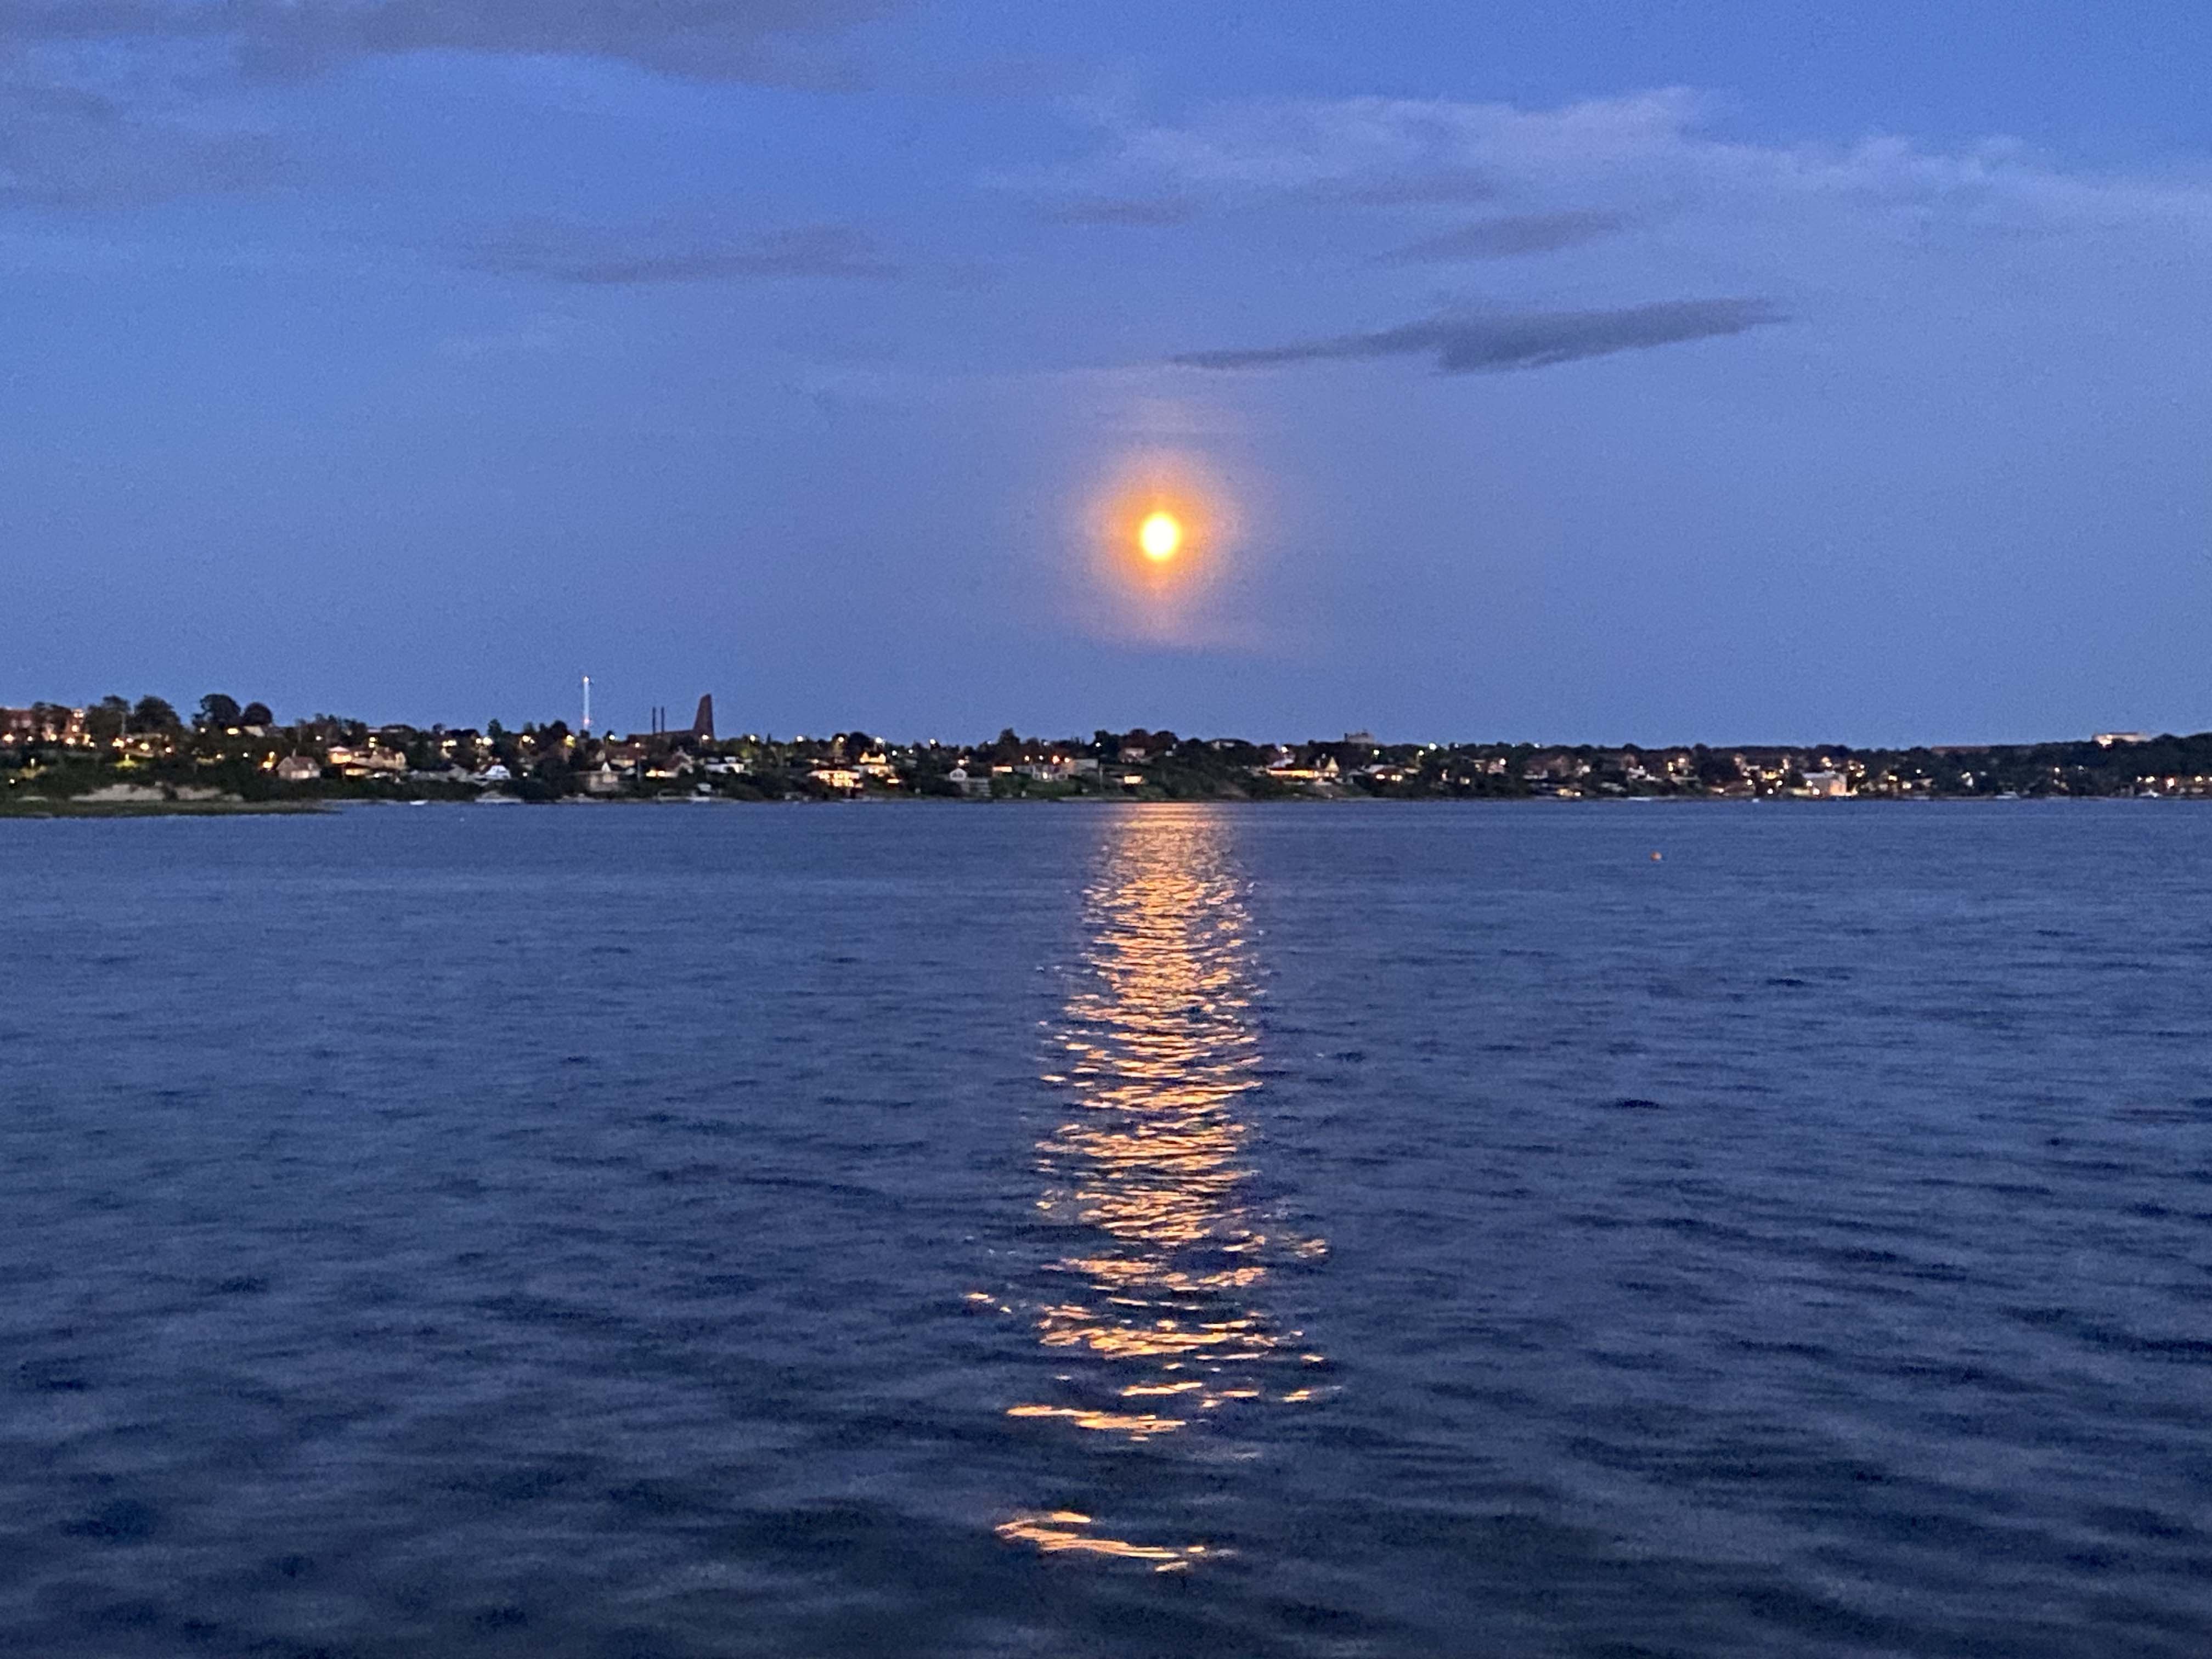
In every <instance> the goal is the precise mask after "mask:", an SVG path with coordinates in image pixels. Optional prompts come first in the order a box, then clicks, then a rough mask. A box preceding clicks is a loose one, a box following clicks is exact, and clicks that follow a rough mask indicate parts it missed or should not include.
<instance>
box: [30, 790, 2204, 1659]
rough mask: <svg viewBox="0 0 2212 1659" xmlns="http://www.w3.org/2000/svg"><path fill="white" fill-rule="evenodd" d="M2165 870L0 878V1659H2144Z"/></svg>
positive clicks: (674, 851) (2191, 1548)
mask: <svg viewBox="0 0 2212 1659" xmlns="http://www.w3.org/2000/svg"><path fill="white" fill-rule="evenodd" d="M2208 848H2212V816H2208V815H2207V814H2206V813H2204V812H2203V811H2197V810H2192V809H2191V808H2189V807H2187V806H2180V805H2156V804H2148V803H2144V804H2112V805H2033V804H2027V803H2021V804H2017V805H1984V806H1972V805H1961V806H1955V807H1954V806H1891V807H1873V808H1855V807H1849V806H1810V807H1758V808H1750V807H1727V806H1709V805H1691V806H1666V805H1648V806H1646V805H1618V806H1595V805H1592V806H1580V807H1577V806H1568V807H1543V806H1504V807H1488V808H1486V807H1479V806H1460V807H1453V806H1443V807H1434V808H1431V807H1421V806H1412V805H1386V806H1376V807H1358V806H1345V807H1316V806H1305V807H1289V808H1282V809H1273V808H1249V809H1212V808H1195V807H1132V808H1127V809H1123V808H1111V807H1094V808H1084V807H1051V806H1040V807H1033V808H1006V809H983V808H973V809H962V808H957V807H953V808H945V809H941V810H939V809H933V808H927V807H911V808H893V809H869V808H860V807H854V808H842V809H841V808H826V807H825V808H819V809H814V808H807V809H800V808H789V809H775V808H762V809H748V808H707V807H701V808H696V809H694V808H683V807H669V808H665V809H632V810H623V809H618V808H605V809H598V810H592V809H585V808H576V809H544V810H527V811H504V812H501V811H489V810H487V809H483V808H481V807H472V808H450V809H447V808H437V809H427V810H422V811H410V810H406V809H372V810H365V811H353V812H349V813H346V814H343V815H339V816H337V817H327V818H315V819H311V820H301V819H236V820H227V821H205V820H190V819H170V820H151V821H138V822H128V823H21V822H13V823H0V854H4V857H5V860H6V863H5V868H6V870H7V872H8V874H7V880H6V887H5V892H4V898H0V922H3V923H4V927H0V1650H5V1651H8V1652H19V1653H24V1654H36V1655H41V1656H76V1655H99V1656H140V1655H162V1656H167V1655H176V1654H213V1655H233V1654H236V1655H256V1656H260V1655H268V1656H307V1655H326V1656H403V1655H405V1656H416V1655H424V1654H445V1653H467V1654H477V1653H481V1654H486V1655H530V1656H568V1655H574V1656H590V1659H600V1656H606V1659H617V1656H619V1659H635V1656H693V1655H700V1656H704V1655H740V1654H769V1655H785V1654H787V1655H837V1654H879V1655H962V1656H966V1655H994V1654H1004V1655H1039V1656H1069V1655H1085V1654H1097V1655H1105V1654H1115V1655H1176V1654H1205V1655H1209V1656H1237V1655H1272V1654H1293V1655H1314V1656H1324V1655H1326V1656H1340V1655H1345V1656H1349V1655H1366V1654H1376V1655H1394V1654H1409V1655H1453V1656H1457V1655H1488V1654H1496V1655H1554V1654H1557V1655H1587V1656H1601V1655H1602V1656H1615V1659H1625V1656H1632V1655H1769V1654H1779V1653H1789V1654H1806V1655H1838V1656H1840V1655H1870V1654H1914V1655H1923V1654H1924V1655H1937V1656H1959V1655H1990V1656H2007V1659H2012V1656H2039V1655H2050V1656H2059V1655H2064V1656H2078V1655H2084V1654H2096V1655H2173V1656H2192V1659H2194V1656H2200V1655H2202V1654H2203V1653H2205V1652H2207V1651H2212V858H2209V857H2208ZM1654 850H1657V851H1660V852H1662V853H1663V854H1665V857H1664V859H1663V860H1662V861H1658V862H1655V861H1653V860H1651V858H1650V854H1651V853H1652V852H1653V851H1654Z"/></svg>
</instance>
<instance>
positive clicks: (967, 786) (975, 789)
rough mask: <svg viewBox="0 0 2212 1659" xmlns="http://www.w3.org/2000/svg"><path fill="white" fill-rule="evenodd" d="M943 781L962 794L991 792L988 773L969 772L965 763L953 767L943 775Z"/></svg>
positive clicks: (985, 793)
mask: <svg viewBox="0 0 2212 1659" xmlns="http://www.w3.org/2000/svg"><path fill="white" fill-rule="evenodd" d="M945 781H946V782H947V783H949V784H951V786H952V787H954V788H955V789H957V790H958V791H959V792H960V793H962V794H963V795H987V794H989V793H991V779H990V775H989V774H988V773H975V772H970V771H969V769H967V767H966V766H965V765H961V766H956V767H954V768H953V769H951V771H950V772H947V773H946V774H945Z"/></svg>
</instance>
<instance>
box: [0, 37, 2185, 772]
mask: <svg viewBox="0 0 2212 1659" xmlns="http://www.w3.org/2000/svg"><path fill="white" fill-rule="evenodd" d="M2207 64H2212V7H2208V6H2206V5H2204V4H2203V3H2202V0H2173V3H2163V4H2161V3H2148V0H2146V3H2132V4H2131V3H2124V0H2121V3H2113V4H2108V5H2105V6H2101V7H2089V6H2084V5H2081V4H2080V3H2079V0H2067V3H2059V0H2004V3H1998V0H1972V3H1966V0H1911V3H1906V0H1885V3H1865V4H1857V5H1850V6H1830V7H1824V8H1807V7H1785V6H1778V5H1776V4H1774V3H1773V0H1680V3H1676V4H1672V5H1667V4H1643V5H1634V6H1631V5H1627V4H1598V3H1595V0H1542V3H1534V0H1505V3H1492V4H1484V5H1475V6H1440V5H1436V4H1422V5H1413V4H1404V5H1398V4H1389V5H1383V4H1376V3H1362V4H1357V5H1354V4H1321V3H1312V0H1273V3H1270V4H1267V5H1265V6H1258V5H1253V6H1243V5H1207V4H1203V3H1199V4H1194V3H1191V0H1183V3H1182V4H1174V5H1170V4H1166V3H1152V0H1138V3H1121V4H1115V5H1111V6H1082V7H1077V6H1066V5H1060V4H1054V3H1027V4H1018V5H1017V4H995V5H988V6H985V5H972V4H971V5H957V4H951V3H923V0H916V3H897V0H660V3H654V0H289V3H281V0H0V270H3V271H4V279H0V294H4V295H5V297H6V307H5V319H6V327H5V330H4V332H0V615H4V616H5V617H6V620H7V625H6V628H5V629H4V633H0V702H9V703H16V702H27V701H29V700H31V699H32V698H33V697H43V698H51V699H65V700H70V701H83V700H86V699H89V698H93V697H96V696H100V695H101V694H103V693H106V692H108V691H111V690H112V691H119V692H123V693H125V694H127V695H131V696H137V695H139V694H140V693H142V692H147V691H152V692H157V693H160V694H161V695H164V696H169V697H171V698H172V699H173V700H174V701H176V702H179V704H180V705H184V706H189V705H190V703H191V702H192V701H193V700H195V699H197V696H199V695H200V694H201V693H202V692H204V691H207V690H225V691H228V692H230V693H232V694H234V695H235V696H239V697H240V698H241V699H243V698H248V697H258V698H262V699H264V700H266V701H268V702H270V703H271V704H273V705H274V706H275V708H276V710H277V712H278V714H280V716H283V717H285V718H291V717H295V716H298V715H304V714H309V713H313V712H316V711H319V710H325V709H328V710H332V711H338V712H344V713H349V714H361V715H363V716H366V717H368V718H371V719H390V720H417V721H422V722H424V723H427V722H428V721H431V720H447V721H449V722H453V723H481V722H482V721H483V720H488V719H490V718H493V717H497V718H500V719H502V720H507V721H508V722H510V723H513V722H518V721H520V720H525V719H532V718H538V719H544V718H551V717H554V716H556V715H563V716H567V717H568V718H570V719H571V720H573V719H574V713H575V709H574V704H575V701H576V678H577V676H578V675H579V674H580V673H583V672H586V671H588V672H589V673H591V675H592V678H593V682H594V686H595V702H596V705H597V708H596V712H597V713H598V714H599V717H600V721H601V723H602V724H610V723H611V724H612V725H614V726H617V727H627V726H643V725H644V724H645V723H646V720H647V710H648V708H650V707H651V706H653V705H655V704H665V705H667V706H668V707H669V708H671V711H673V712H675V713H677V714H680V715H681V716H682V717H683V718H688V717H689V712H690V704H691V702H692V701H693V699H695V698H696V696H697V695H698V694H699V693H700V692H702V691H711V692H713V693H714V696H715V700H716V704H717V708H718V713H719V714H720V724H721V726H722V727H723V729H724V730H725V731H731V732H733V731H738V730H754V731H763V730H765V731H773V732H783V733H788V732H793V731H808V732H825V731H829V730H832V729H837V728H842V727H850V726H863V727H866V728H867V729H869V730H871V731H878V732H887V733H889V734H890V735H893V736H896V737H900V738H923V737H929V736H933V735H935V736H944V737H946V738H955V737H964V736H971V735H975V734H978V733H983V734H987V733H988V732H994V731H996V730H997V729H998V728H999V727H1000V726H1002V725H1006V724H1012V725H1014V726H1018V727H1019V728H1020V729H1022V730H1024V731H1037V732H1066V731H1077V730H1080V731H1084V732H1088V731H1089V730H1090V729H1091V727H1093V726H1115V727H1127V726H1133V725H1145V726H1172V727H1174V728H1175V729H1176V730H1178V731H1182V732H1206V733H1213V732H1236V733H1239V734H1243V735H1247V736H1250V737H1255V738H1304V737H1310V736H1334V735H1335V734H1337V733H1339V732H1343V731H1346V730H1347V729H1352V728H1363V727H1364V728H1367V729H1370V730H1372V731H1374V732H1376V733H1377V734H1378V735H1381V736H1383V737H1385V738H1395V739H1427V738H1498V737H1509V738H1517V737H1528V738H1543V739H1550V740H1565V741H1574V740H1588V741H1623V740H1638V741H1644V742H1653V743H1656V742H1680V741H1690V740H1693V739H1706V740H1711V741H1717V742H1719V741H1733V742H1751V741H1767V740H1771V741H1813V740H1832V741H1844V742H1862V743H1869V744H1871V743H1876V742H1894V741H1910V740H1926V741H1932V742H1960V741H1969V740H1982V739H1988V740H2014V739H2021V738H2033V737H2039V736H2062V735H2078V734H2083V733H2087V732H2090V731H2093V730H2097V729H2108V728H2113V727H2137V726H2140V727H2146V728H2151V729H2166V730H2178V731H2196V730H2200V729H2203V728H2204V727H2206V726H2212V653H2208V652H2207V650H2206V647H2205V645H2204V641H2205V639H2206V637H2207V632H2208V627H2207V625H2208V623H2212V567H2209V566H2208V560H2212V462H2208V441H2212V87H2208V82H2207V78H2206V77H2207V70H2206V65H2207ZM1162 479H1167V480H1170V481H1171V487H1172V489H1174V490H1175V491H1177V492H1180V495H1179V496H1178V499H1181V500H1186V501H1188V504H1189V506H1190V508H1191V510H1192V513H1193V515H1194V523H1195V522H1196V521H1197V520H1203V523H1202V526H1200V527H1201V528H1202V530H1203V532H1204V533H1203V535H1202V536H1200V537H1197V538H1194V550H1195V553H1194V558H1193V559H1192V561H1191V562H1190V563H1189V565H1188V568H1187V569H1186V570H1185V571H1184V572H1183V573H1182V574H1180V575H1179V576H1178V578H1177V580H1176V581H1174V582H1169V583H1166V584H1165V585H1164V586H1156V587H1155V588H1152V589H1146V590H1144V591H1138V590H1139V587H1141V584H1135V585H1133V580H1132V578H1131V576H1130V573H1129V571H1128V569H1127V567H1126V562H1124V561H1122V560H1121V558H1120V556H1119V553H1120V550H1118V548H1117V547H1116V545H1115V536H1116V535H1117V534H1118V532H1117V531H1116V530H1115V526H1116V525H1117V524H1118V523H1119V522H1121V520H1118V519H1117V518H1116V516H1115V515H1116V513H1118V512H1120V511H1121V508H1122V507H1123V506H1125V505H1126V504H1127V501H1128V500H1129V499H1131V492H1132V491H1137V492H1139V493H1141V492H1142V491H1145V490H1149V489H1158V488H1163V487H1167V486H1163V485H1161V484H1160V483H1159V481H1160V480H1162ZM1200 544H1202V545H1200Z"/></svg>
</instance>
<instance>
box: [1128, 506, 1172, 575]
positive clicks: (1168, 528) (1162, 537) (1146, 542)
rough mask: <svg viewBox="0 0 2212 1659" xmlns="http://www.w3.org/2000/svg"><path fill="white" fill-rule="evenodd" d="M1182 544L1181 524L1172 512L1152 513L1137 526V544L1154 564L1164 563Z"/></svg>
mask: <svg viewBox="0 0 2212 1659" xmlns="http://www.w3.org/2000/svg"><path fill="white" fill-rule="evenodd" d="M1137 546H1138V548H1139V550H1141V551H1142V552H1143V553H1144V556H1146V558H1148V559H1150V560H1151V561H1152V562H1153V563H1154V564H1165V563H1166V562H1168V561H1169V560H1170V559H1172V558H1173V557H1175V556H1176V550H1177V549H1179V548H1180V547H1182V524H1181V523H1180V522H1179V521H1178V520H1176V515H1175V514H1174V513H1150V514H1148V515H1147V516H1146V520H1145V521H1144V523H1142V524H1140V525H1139V526H1137Z"/></svg>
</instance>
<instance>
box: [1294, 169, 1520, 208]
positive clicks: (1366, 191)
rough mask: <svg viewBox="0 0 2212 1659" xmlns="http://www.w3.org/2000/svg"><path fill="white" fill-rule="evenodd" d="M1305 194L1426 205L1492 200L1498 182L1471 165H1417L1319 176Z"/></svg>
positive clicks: (1347, 201) (1367, 203)
mask: <svg viewBox="0 0 2212 1659" xmlns="http://www.w3.org/2000/svg"><path fill="white" fill-rule="evenodd" d="M1307 194H1308V195H1310V197H1312V198H1313V199H1314V200H1316V201H1320V202H1334V203H1339V204H1342V205H1344V206H1346V207H1376V208H1389V207H1430V206H1434V205H1437V204H1449V203H1455V202H1488V201H1492V200H1495V199H1496V197H1497V195H1498V184H1497V181H1496V180H1495V179H1492V178H1491V176H1490V175H1489V174H1488V173H1483V172H1481V171H1480V170H1478V169H1476V168H1474V167H1436V166H1433V165H1426V166H1424V165H1418V164H1417V165H1414V166H1412V167H1408V168H1407V170H1405V171H1403V172H1399V173H1389V172H1384V173H1373V172H1370V173H1366V174H1364V175H1354V176H1352V177H1349V178H1328V179H1320V180H1318V181H1316V183H1314V184H1313V185H1311V186H1310V187H1309V189H1308V191H1307Z"/></svg>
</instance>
